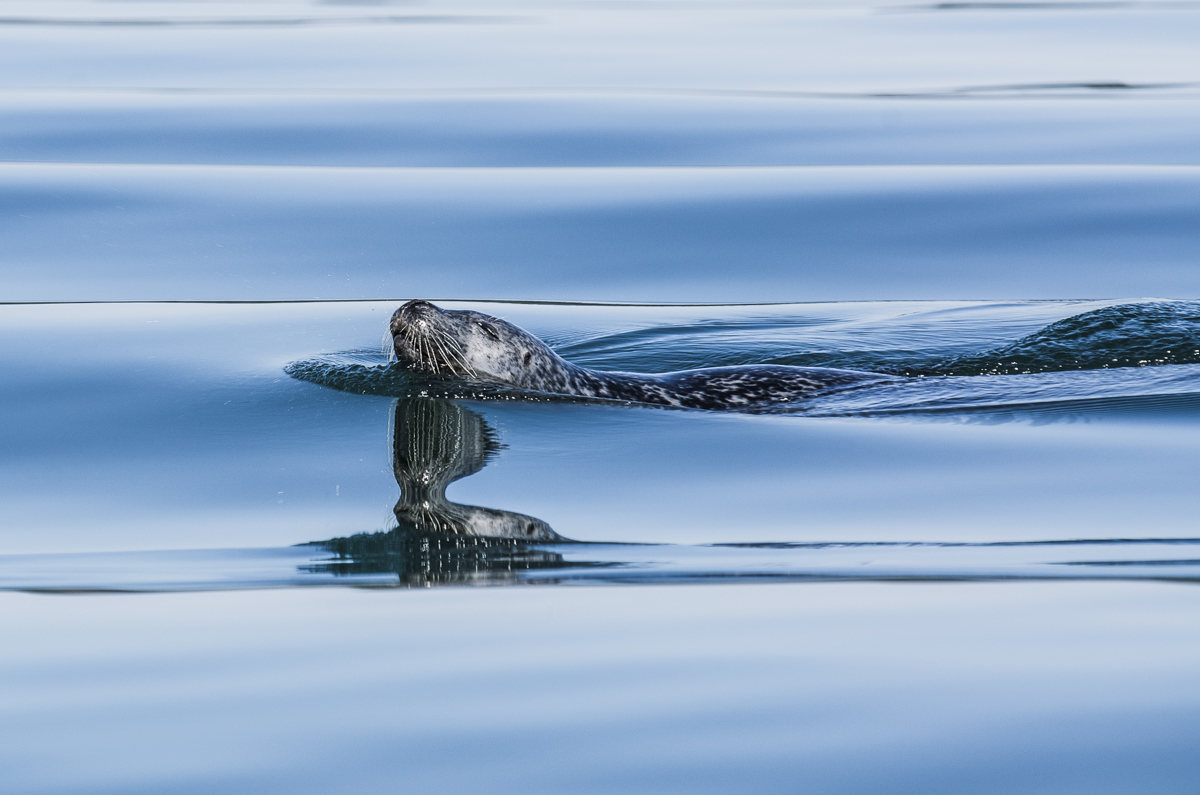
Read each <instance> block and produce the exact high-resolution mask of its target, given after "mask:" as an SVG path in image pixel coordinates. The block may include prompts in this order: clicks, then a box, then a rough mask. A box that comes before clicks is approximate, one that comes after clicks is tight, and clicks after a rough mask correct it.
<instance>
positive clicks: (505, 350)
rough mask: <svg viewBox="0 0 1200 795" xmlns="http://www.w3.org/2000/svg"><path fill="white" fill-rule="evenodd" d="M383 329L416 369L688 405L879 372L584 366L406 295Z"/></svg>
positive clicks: (758, 402)
mask: <svg viewBox="0 0 1200 795" xmlns="http://www.w3.org/2000/svg"><path fill="white" fill-rule="evenodd" d="M390 331H391V334H392V345H393V348H394V350H395V353H396V358H397V359H398V360H399V361H400V362H401V363H402V364H404V365H405V366H407V367H409V368H410V369H413V370H416V371H419V372H425V373H429V374H431V375H435V376H440V377H451V378H463V379H467V380H470V381H477V382H483V383H495V384H506V385H509V386H514V387H517V388H519V389H529V390H534V391H538V392H549V393H553V394H559V395H577V396H580V397H596V398H607V399H611V400H626V401H632V402H636V403H652V404H657V405H664V406H678V407H680V408H690V409H709V410H715V411H719V410H735V411H736V410H746V409H753V408H760V407H766V406H771V405H775V404H780V403H787V402H789V401H793V400H796V399H798V398H801V397H804V396H806V395H809V394H812V393H815V392H819V391H822V390H826V389H833V388H838V387H846V386H852V385H856V384H863V383H868V382H872V381H880V380H883V379H885V378H886V376H881V375H877V374H875V373H867V372H861V371H857V370H837V369H833V368H827V367H791V366H788V365H768V364H762V365H745V366H738V367H710V368H705V369H701V370H683V371H681V372H676V373H660V374H646V373H623V372H608V371H599V370H589V369H587V368H585V367H580V366H578V365H574V364H571V363H570V362H568V361H567V360H566V359H563V358H562V357H561V356H559V355H558V354H557V353H555V352H554V351H552V350H550V348H549V346H547V345H546V344H545V343H544V342H542V341H541V340H540V339H538V338H537V337H535V336H533V335H532V334H530V333H529V332H527V331H524V330H523V329H520V328H518V327H517V326H514V325H513V324H511V323H508V322H507V321H504V320H501V319H499V318H495V317H492V316H490V315H485V314H483V313H481V312H472V311H469V310H446V309H439V308H438V307H436V306H434V305H433V304H431V303H429V302H428V301H409V302H408V303H406V304H404V306H402V307H400V308H399V309H397V310H396V312H395V314H393V315H392V320H391V324H390Z"/></svg>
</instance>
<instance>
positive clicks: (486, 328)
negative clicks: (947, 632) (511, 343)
mask: <svg viewBox="0 0 1200 795" xmlns="http://www.w3.org/2000/svg"><path fill="white" fill-rule="evenodd" d="M475 325H476V326H479V328H481V329H483V333H484V334H487V335H488V336H489V337H491V338H492V339H494V340H495V341H496V342H499V341H500V335H499V334H498V333H497V332H496V329H495V328H493V327H492V325H491V324H490V323H484V322H483V321H482V320H477V321H475Z"/></svg>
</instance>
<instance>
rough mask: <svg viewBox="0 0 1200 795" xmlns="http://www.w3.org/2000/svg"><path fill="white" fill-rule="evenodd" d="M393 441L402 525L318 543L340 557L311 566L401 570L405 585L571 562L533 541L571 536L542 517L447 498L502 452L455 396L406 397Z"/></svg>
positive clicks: (492, 576)
mask: <svg viewBox="0 0 1200 795" xmlns="http://www.w3.org/2000/svg"><path fill="white" fill-rule="evenodd" d="M391 442H392V470H393V472H394V474H395V476H396V483H397V484H398V485H399V486H400V501H399V502H397V503H396V507H395V514H396V523H397V527H396V529H395V530H391V531H388V532H381V533H362V534H359V535H353V536H349V537H346V538H334V539H330V540H329V541H319V542H314V544H313V546H320V547H324V548H326V549H328V550H329V551H330V552H333V553H334V554H336V555H337V559H336V560H333V561H329V562H325V563H321V564H318V565H314V566H307V567H305V570H306V571H319V572H329V573H333V574H344V575H355V574H359V575H362V574H382V573H388V572H395V573H396V574H398V575H399V576H400V580H401V582H403V583H406V584H410V585H430V584H439V583H454V582H472V581H480V580H497V579H501V580H502V579H505V578H507V577H510V576H513V575H515V574H516V573H517V572H520V571H524V570H529V569H545V568H558V567H562V566H565V565H566V564H565V563H564V562H563V559H562V556H561V555H558V554H556V553H553V552H548V551H546V550H542V549H538V548H537V547H535V546H532V545H531V542H541V543H553V542H562V541H566V540H567V539H564V538H563V537H562V536H560V535H558V533H555V532H554V531H553V530H552V529H551V528H550V526H549V525H548V524H546V523H545V522H543V521H542V520H541V519H536V518H534V517H532V516H526V515H525V514H520V513H514V512H512V511H502V510H497V509H495V508H481V507H478V506H475V505H462V504H459V503H456V502H450V501H449V500H448V499H446V487H447V486H449V485H450V484H451V483H452V482H454V481H456V480H458V479H460V478H464V477H467V476H468V475H473V474H475V473H476V472H478V471H479V470H481V469H483V467H484V466H485V465H486V464H487V462H488V460H489V459H490V458H491V457H492V456H494V455H495V454H496V453H497V452H498V451H499V449H500V445H499V443H498V442H497V440H496V437H495V434H494V433H493V432H492V430H491V428H489V427H488V425H487V423H486V422H485V421H484V419H483V417H481V416H480V415H478V414H476V413H475V412H473V411H470V410H468V409H464V408H463V407H461V406H459V405H457V404H455V403H453V402H451V401H449V400H434V399H425V398H422V399H403V400H399V401H397V402H396V407H395V414H394V422H393V433H392V439H391ZM573 565H577V564H573Z"/></svg>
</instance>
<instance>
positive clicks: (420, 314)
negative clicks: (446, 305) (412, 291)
mask: <svg viewBox="0 0 1200 795" xmlns="http://www.w3.org/2000/svg"><path fill="white" fill-rule="evenodd" d="M439 311H441V310H439V309H438V308H437V307H436V306H434V305H433V304H431V303H429V302H428V301H422V300H420V299H418V300H416V301H409V302H408V303H407V304H405V305H404V306H402V307H400V315H401V317H403V318H404V319H405V320H420V319H422V318H426V317H429V316H430V315H434V314H437V313H438V312H439Z"/></svg>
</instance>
